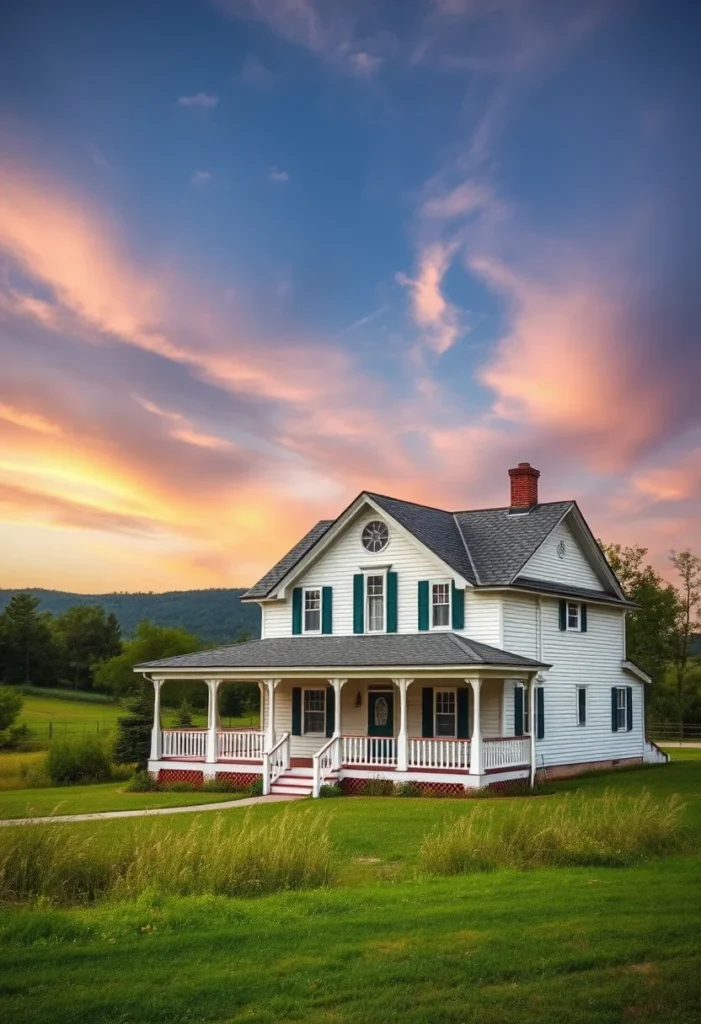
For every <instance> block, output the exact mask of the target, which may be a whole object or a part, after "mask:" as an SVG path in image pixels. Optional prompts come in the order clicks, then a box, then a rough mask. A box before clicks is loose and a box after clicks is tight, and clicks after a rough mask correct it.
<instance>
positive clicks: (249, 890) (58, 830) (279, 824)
mask: <svg viewBox="0 0 701 1024" xmlns="http://www.w3.org/2000/svg"><path fill="white" fill-rule="evenodd" d="M206 817H207V819H208V820H207V821H206V822H203V821H202V820H201V819H200V820H195V821H194V822H193V824H192V825H191V826H190V827H189V828H188V829H187V830H186V831H185V832H182V831H180V829H174V828H166V829H164V828H163V827H162V826H161V827H157V826H152V827H151V828H150V829H147V830H145V829H143V827H141V828H134V829H133V831H132V832H131V833H130V834H129V835H127V836H126V837H124V839H123V840H122V841H121V842H120V843H118V844H117V845H116V846H115V844H114V843H105V842H104V838H103V837H102V835H101V833H100V832H95V833H92V834H87V833H86V832H85V831H83V830H82V829H79V830H76V829H73V828H71V827H70V826H66V825H61V824H58V823H56V822H52V821H51V820H49V821H48V822H47V823H46V824H41V825H32V826H31V827H29V826H28V827H26V828H12V829H2V830H0V902H4V903H8V902H16V901H19V900H24V901H28V900H36V899H38V898H43V899H46V900H47V901H49V902H51V903H54V904H62V905H64V906H66V905H71V904H77V903H85V902H89V901H91V900H95V899H99V898H106V897H114V898H117V899H124V898H127V899H133V898H138V897H139V896H141V895H142V894H143V893H145V892H149V893H158V894H164V895H165V894H171V893H173V894H179V895H183V896H188V895H223V896H254V895H259V894H264V893H273V892H279V891H282V890H293V889H311V888H316V887H318V886H323V885H328V884H329V883H330V882H331V881H332V858H333V851H332V847H331V840H330V837H329V830H328V823H327V821H326V820H325V818H323V817H322V816H321V815H320V814H319V813H318V812H315V811H307V812H306V813H305V812H303V813H299V812H297V813H294V814H290V812H289V811H285V813H284V814H281V815H277V816H275V817H274V818H272V819H271V820H269V821H267V822H261V821H255V820H253V819H251V818H250V817H249V816H246V817H245V818H241V819H239V821H238V822H237V823H236V824H234V823H233V822H232V821H231V818H228V820H227V821H226V822H225V820H224V818H223V816H222V815H217V816H216V817H215V819H214V822H212V820H211V818H210V816H209V815H207V816H206ZM232 826H233V827H232Z"/></svg>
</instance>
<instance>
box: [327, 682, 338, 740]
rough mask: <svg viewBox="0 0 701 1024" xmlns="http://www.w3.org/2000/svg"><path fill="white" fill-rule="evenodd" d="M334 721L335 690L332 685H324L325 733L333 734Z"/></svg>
mask: <svg viewBox="0 0 701 1024" xmlns="http://www.w3.org/2000/svg"><path fill="white" fill-rule="evenodd" d="M335 723H336V691H335V690H334V688H333V686H327V687H326V735H327V736H333V727H334V725H335Z"/></svg>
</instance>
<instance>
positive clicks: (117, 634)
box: [103, 612, 122, 661]
mask: <svg viewBox="0 0 701 1024" xmlns="http://www.w3.org/2000/svg"><path fill="white" fill-rule="evenodd" d="M121 653H122V629H121V626H120V625H119V619H118V618H117V616H116V615H115V614H114V612H110V613H109V615H108V616H107V623H106V629H105V653H104V655H103V658H104V660H105V661H107V660H108V658H118V657H119V655H120V654H121Z"/></svg>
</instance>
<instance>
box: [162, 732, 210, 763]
mask: <svg viewBox="0 0 701 1024" xmlns="http://www.w3.org/2000/svg"><path fill="white" fill-rule="evenodd" d="M162 743H163V747H162V750H163V755H162V756H163V757H206V755H207V730H206V729H163V732H162Z"/></svg>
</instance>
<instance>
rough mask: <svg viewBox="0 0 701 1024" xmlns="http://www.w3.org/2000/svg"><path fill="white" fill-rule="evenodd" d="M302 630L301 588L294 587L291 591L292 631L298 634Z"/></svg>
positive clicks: (295, 634)
mask: <svg viewBox="0 0 701 1024" xmlns="http://www.w3.org/2000/svg"><path fill="white" fill-rule="evenodd" d="M301 632H302V588H301V587H295V588H294V590H293V591H292V633H293V635H294V636H298V635H299V634H300V633H301Z"/></svg>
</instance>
